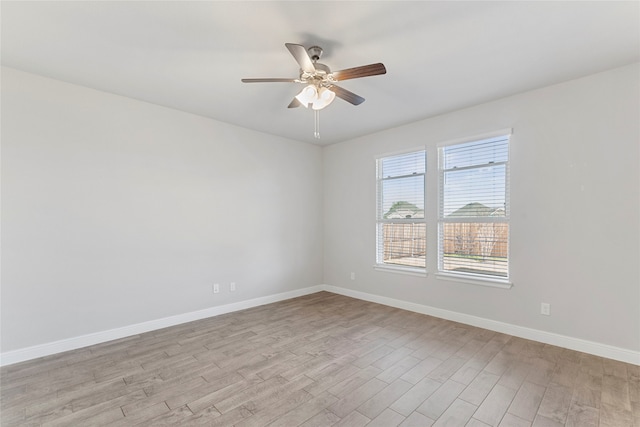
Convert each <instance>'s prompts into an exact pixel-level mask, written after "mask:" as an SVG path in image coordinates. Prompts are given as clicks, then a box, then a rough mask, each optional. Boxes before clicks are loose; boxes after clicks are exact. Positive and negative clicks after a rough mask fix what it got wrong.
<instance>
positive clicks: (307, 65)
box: [242, 43, 387, 138]
mask: <svg viewBox="0 0 640 427" xmlns="http://www.w3.org/2000/svg"><path fill="white" fill-rule="evenodd" d="M285 46H286V47H287V49H289V52H291V55H293V58H294V59H295V60H296V62H297V63H298V65H300V76H299V77H298V78H296V79H289V78H259V79H242V82H243V83H272V82H276V83H303V84H304V85H305V87H304V88H303V89H302V90H301V91H300V93H299V94H297V95H296V96H295V97H294V98H293V100H292V101H291V103H290V104H289V106H288V108H296V107H300V106H303V107H305V108H311V109H313V110H314V111H315V132H314V136H315V137H316V138H320V131H319V115H318V112H319V111H320V110H321V109H323V108H325V107H326V106H328V105H329V104H331V103H332V102H333V100H334V99H335V97H336V96H337V97H338V98H341V99H343V100H345V101H347V102H349V103H351V104H353V105H360V104H362V103H363V102H364V98H363V97H361V96H359V95H356V94H355V93H353V92H350V91H348V90H346V89H344V88H342V87H340V86H338V85H336V82H339V81H343V80H349V79H357V78H360V77H368V76H376V75H379V74H385V73H386V72H387V69H386V68H385V67H384V64H382V63H377V64H370V65H363V66H360V67H354V68H347V69H344V70H340V71H333V72H332V71H331V69H329V67H327V66H326V65H325V64H321V63H319V62H318V60H319V59H320V58H321V57H322V48H321V47H319V46H311V47H310V48H309V49H306V48H305V47H304V46H302V45H300V44H295V43H285Z"/></svg>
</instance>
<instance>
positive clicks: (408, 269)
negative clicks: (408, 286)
mask: <svg viewBox="0 0 640 427" xmlns="http://www.w3.org/2000/svg"><path fill="white" fill-rule="evenodd" d="M414 153H422V154H423V155H424V156H425V170H424V172H423V173H421V175H422V176H423V179H424V183H423V192H424V194H423V198H424V199H423V200H424V205H425V206H424V209H425V214H424V215H423V218H402V219H400V218H396V219H384V218H383V215H384V212H382V210H383V208H382V203H381V201H382V191H383V186H382V183H383V182H384V181H385V180H387V179H401V178H402V177H403V176H397V177H392V178H386V177H383V176H382V167H381V165H382V161H383V160H385V159H387V158H390V157H396V156H401V155H405V154H414ZM419 175H420V174H419ZM408 176H415V175H414V174H412V175H407V177H408ZM426 180H427V150H426V148H425V147H416V148H413V149H410V150H406V151H401V152H394V153H387V154H384V155H381V156H379V157H377V158H376V263H375V265H374V268H375V269H376V270H381V271H388V272H393V273H401V274H408V275H413V276H426V275H427V261H426V255H427V254H428V252H429V250H428V247H427V243H426V236H425V266H424V267H422V266H408V265H400V264H393V263H388V262H385V261H384V253H383V252H384V244H383V243H381V242H380V239H383V238H384V236H383V232H382V229H383V225H384V224H388V223H397V224H409V223H411V224H424V227H425V234H426V228H427V218H426V217H427V215H426V207H427V197H426V192H427V185H426V184H427V182H426Z"/></svg>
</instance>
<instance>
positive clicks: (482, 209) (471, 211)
mask: <svg viewBox="0 0 640 427" xmlns="http://www.w3.org/2000/svg"><path fill="white" fill-rule="evenodd" d="M503 215H504V209H503V208H490V207H489V206H485V205H483V204H482V203H479V202H472V203H468V204H466V205H464V206H463V207H461V208H460V209H458V210H456V211H453V212H452V213H450V214H449V215H447V217H470V216H503Z"/></svg>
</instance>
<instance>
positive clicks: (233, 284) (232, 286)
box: [229, 282, 236, 292]
mask: <svg viewBox="0 0 640 427" xmlns="http://www.w3.org/2000/svg"><path fill="white" fill-rule="evenodd" d="M235 291H236V282H231V283H229V292H235Z"/></svg>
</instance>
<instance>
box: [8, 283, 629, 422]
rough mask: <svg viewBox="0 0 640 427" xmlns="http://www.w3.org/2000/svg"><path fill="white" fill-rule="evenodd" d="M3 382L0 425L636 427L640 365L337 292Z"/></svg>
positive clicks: (30, 365) (82, 356)
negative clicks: (361, 299) (408, 310)
mask: <svg viewBox="0 0 640 427" xmlns="http://www.w3.org/2000/svg"><path fill="white" fill-rule="evenodd" d="M0 372H1V377H0V379H1V383H0V392H1V405H2V406H1V411H2V412H1V413H0V420H1V425H2V426H39V425H45V426H98V425H108V426H133V425H142V426H162V425H177V426H191V425H205V426H224V427H227V426H242V427H247V426H267V425H269V426H285V427H295V426H305V427H311V426H350V427H355V426H365V425H366V426H369V427H372V426H382V427H391V426H397V425H399V426H421V427H424V426H431V425H433V426H465V425H466V426H474V427H477V426H487V425H488V426H498V425H499V426H514V427H518V426H562V425H565V426H580V427H585V426H598V425H600V426H633V425H635V426H640V367H639V366H636V365H630V364H625V363H621V362H616V361H613V360H609V359H604V358H600V357H595V356H592V355H588V354H584V353H579V352H575V351H570V350H566V349H562V348H558V347H554V346H550V345H545V344H541V343H538V342H534V341H528V340H525V339H521V338H516V337H512V336H509V335H504V334H500V333H496V332H491V331H488V330H483V329H480V328H475V327H472V326H467V325H463V324H459V323H455V322H450V321H446V320H442V319H438V318H434V317H430V316H425V315H421V314H417V313H412V312H407V311H403V310H399V309H395V308H391V307H387V306H383V305H378V304H373V303H368V302H364V301H360V300H356V299H352V298H348V297H344V296H340V295H335V294H331V293H328V292H320V293H316V294H313V295H308V296H304V297H301V298H296V299H291V300H287V301H283V302H279V303H275V304H270V305H265V306H261V307H256V308H252V309H248V310H244V311H239V312H235V313H231V314H227V315H222V316H218V317H213V318H209V319H205V320H200V321H196V322H191V323H188V324H183V325H179V326H175V327H171V328H167V329H162V330H157V331H153V332H149V333H146V334H141V335H136V336H132V337H128V338H125V339H121V340H117V341H112V342H108V343H104V344H100V345H95V346H92V347H88V348H83V349H80V350H75V351H71V352H67V353H63V354H58V355H54V356H49V357H45V358H42V359H38V360H33V361H28V362H24V363H20V364H15V365H10V366H6V367H3V368H2V369H0ZM634 423H635V424H634Z"/></svg>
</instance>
